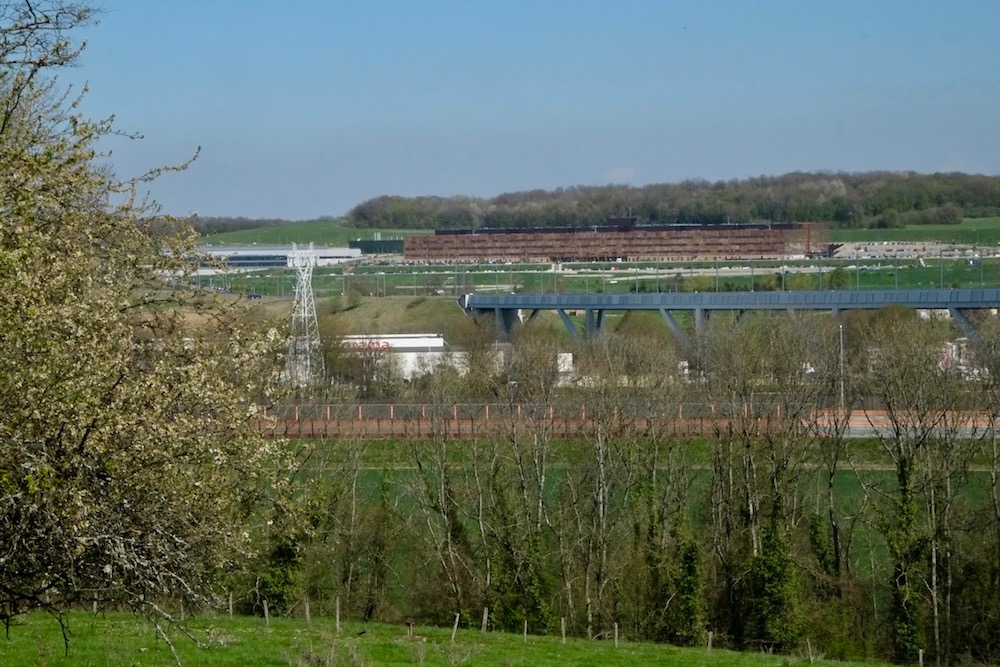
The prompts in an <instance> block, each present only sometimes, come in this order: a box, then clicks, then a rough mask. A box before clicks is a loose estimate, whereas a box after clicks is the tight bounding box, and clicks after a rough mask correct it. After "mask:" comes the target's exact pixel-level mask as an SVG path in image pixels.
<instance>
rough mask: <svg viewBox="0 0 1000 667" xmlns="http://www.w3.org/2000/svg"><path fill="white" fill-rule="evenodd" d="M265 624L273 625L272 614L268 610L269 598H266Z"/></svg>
mask: <svg viewBox="0 0 1000 667" xmlns="http://www.w3.org/2000/svg"><path fill="white" fill-rule="evenodd" d="M264 625H271V614H270V613H269V612H268V611H267V598H264Z"/></svg>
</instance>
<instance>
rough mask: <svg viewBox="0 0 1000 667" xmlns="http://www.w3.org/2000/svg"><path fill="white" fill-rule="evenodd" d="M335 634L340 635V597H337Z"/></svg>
mask: <svg viewBox="0 0 1000 667" xmlns="http://www.w3.org/2000/svg"><path fill="white" fill-rule="evenodd" d="M337 634H338V635H339V634H340V596H339V595H338V596H337Z"/></svg>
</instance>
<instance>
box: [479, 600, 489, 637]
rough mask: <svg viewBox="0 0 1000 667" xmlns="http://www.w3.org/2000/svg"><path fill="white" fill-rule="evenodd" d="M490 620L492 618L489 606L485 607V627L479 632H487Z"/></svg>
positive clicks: (482, 633) (483, 633)
mask: <svg viewBox="0 0 1000 667" xmlns="http://www.w3.org/2000/svg"><path fill="white" fill-rule="evenodd" d="M489 620H490V608H489V607H483V627H482V629H481V630H480V631H479V634H481V635H485V634H486V624H487V623H488V622H489Z"/></svg>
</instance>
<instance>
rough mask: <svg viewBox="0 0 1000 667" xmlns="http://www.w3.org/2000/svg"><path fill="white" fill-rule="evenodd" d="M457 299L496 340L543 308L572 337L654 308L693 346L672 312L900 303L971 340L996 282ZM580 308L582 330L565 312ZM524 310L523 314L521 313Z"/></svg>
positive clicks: (701, 323) (998, 303)
mask: <svg viewBox="0 0 1000 667" xmlns="http://www.w3.org/2000/svg"><path fill="white" fill-rule="evenodd" d="M459 305H460V306H461V307H462V309H463V310H465V312H467V313H469V314H470V315H483V314H489V315H493V316H494V318H495V319H496V332H497V337H498V338H499V339H500V340H507V339H509V337H510V334H511V332H512V331H513V329H514V327H515V326H516V325H517V324H518V323H520V322H522V321H525V320H526V321H530V320H531V319H533V318H534V317H535V316H537V315H538V313H540V312H541V311H543V310H554V311H556V313H558V314H559V317H561V318H562V321H563V323H564V324H565V325H566V328H567V329H568V330H569V332H570V334H571V335H572V336H573V337H574V338H579V337H581V336H587V337H589V336H594V335H596V334H599V333H600V332H601V331H602V329H603V328H604V321H605V315H606V314H607V312H608V311H610V310H653V311H659V313H660V314H661V315H662V316H663V319H664V320H665V321H666V323H667V325H668V326H669V327H670V329H671V331H673V333H674V336H675V337H676V338H677V340H678V342H679V343H680V344H681V345H682V346H683V347H686V348H690V347H691V346H692V342H691V339H690V337H689V336H688V335H687V333H686V332H685V331H684V330H683V329H682V328H681V326H680V325H679V324H678V323H677V320H676V319H675V318H674V313H677V312H689V313H692V314H693V316H694V323H695V327H694V328H695V335H696V336H697V335H700V334H701V333H702V332H703V331H704V329H705V325H706V323H707V322H708V320H709V317H710V315H711V314H712V313H714V312H716V311H728V312H735V313H740V314H742V313H744V312H746V311H751V310H784V311H791V312H794V311H798V310H818V311H829V312H830V313H832V314H833V315H837V314H839V313H840V312H842V311H847V310H875V309H877V308H882V307H885V306H892V305H900V306H906V307H908V308H915V309H926V310H947V311H948V312H949V313H950V314H951V316H952V318H954V320H955V322H956V323H957V324H958V326H959V328H960V329H961V330H962V332H963V333H964V334H965V335H966V336H968V337H969V339H970V340H973V341H978V340H980V336H979V335H978V333H977V332H976V329H975V327H974V325H973V324H972V322H971V321H970V320H969V318H968V317H967V315H966V313H967V312H968V311H971V310H983V309H992V308H998V307H1000V288H971V289H966V288H957V289H905V290H826V291H819V290H816V291H793V292H785V291H782V292H660V293H656V294H466V295H464V296H462V297H461V298H460V299H459ZM571 311H577V312H579V311H582V312H583V315H584V322H583V331H582V332H581V331H580V330H579V329H578V327H577V325H576V324H575V323H574V322H573V320H572V319H571V318H570V315H569V313H570V312H571ZM524 312H527V313H528V316H527V318H523V317H522V313H524Z"/></svg>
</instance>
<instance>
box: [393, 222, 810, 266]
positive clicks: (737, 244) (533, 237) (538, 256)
mask: <svg viewBox="0 0 1000 667" xmlns="http://www.w3.org/2000/svg"><path fill="white" fill-rule="evenodd" d="M825 250H826V227H825V226H824V225H821V224H816V223H777V224H770V223H742V224H722V225H637V224H635V220H634V219H632V218H623V219H615V220H609V221H608V222H607V223H605V224H603V225H595V226H593V227H554V228H528V229H461V230H458V229H447V230H438V231H437V232H435V234H434V235H433V236H407V237H406V241H405V244H404V247H403V257H404V259H405V260H406V261H407V262H433V263H467V262H497V261H500V262H524V261H529V262H592V261H616V260H621V261H684V260H697V259H780V258H782V257H789V256H806V255H813V254H816V253H819V252H823V251H825Z"/></svg>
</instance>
